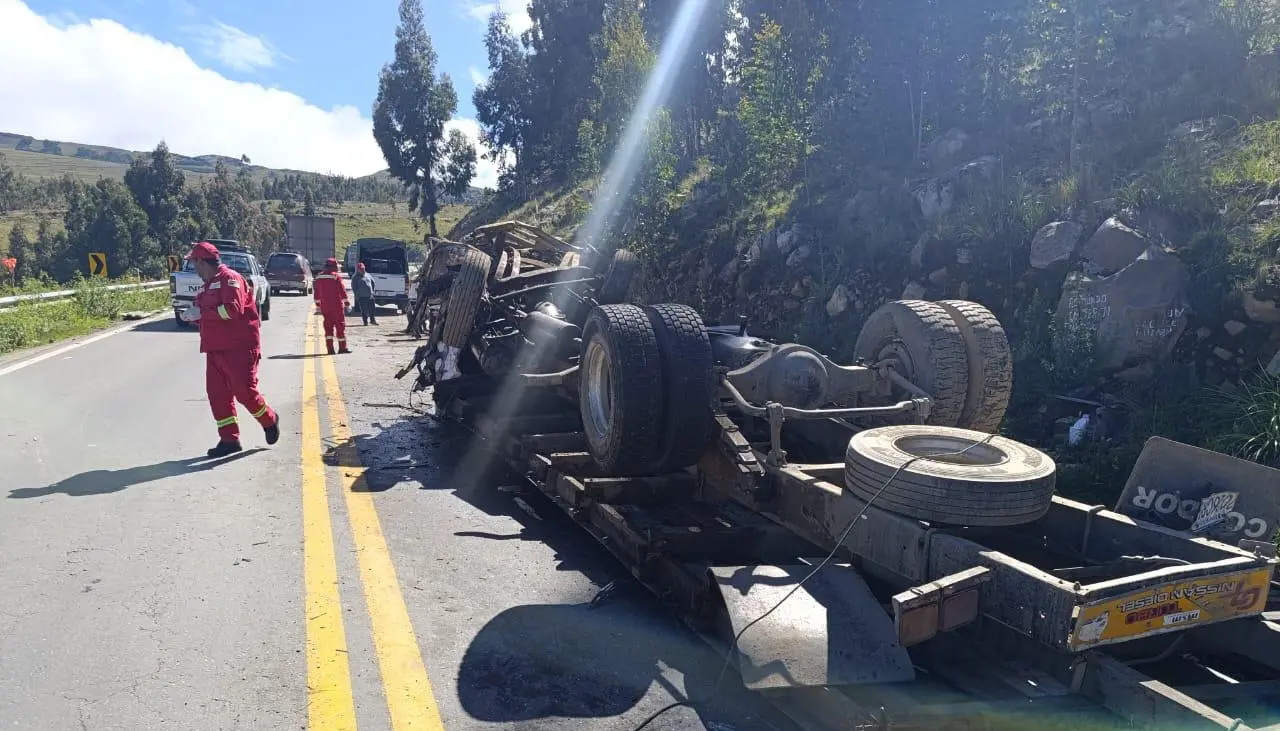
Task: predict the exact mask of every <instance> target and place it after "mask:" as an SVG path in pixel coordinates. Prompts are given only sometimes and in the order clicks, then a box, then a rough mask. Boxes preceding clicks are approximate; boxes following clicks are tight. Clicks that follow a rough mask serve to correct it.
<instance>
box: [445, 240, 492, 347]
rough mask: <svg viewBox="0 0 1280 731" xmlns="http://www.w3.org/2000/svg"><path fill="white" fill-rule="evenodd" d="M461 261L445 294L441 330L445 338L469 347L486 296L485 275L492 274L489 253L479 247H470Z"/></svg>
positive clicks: (454, 343)
mask: <svg viewBox="0 0 1280 731" xmlns="http://www.w3.org/2000/svg"><path fill="white" fill-rule="evenodd" d="M459 265H460V268H459V269H458V274H457V276H455V277H454V278H453V284H452V285H451V286H450V287H449V294H448V296H447V297H446V298H445V303H444V330H443V332H442V333H441V334H440V341H441V342H443V343H444V344H445V345H449V346H452V347H455V348H463V347H466V345H467V340H468V339H469V338H470V337H471V331H472V330H473V329H475V325H476V314H477V313H478V312H479V311H480V302H481V300H483V299H484V290H485V279H486V278H487V277H488V275H489V255H488V254H486V253H484V252H483V251H480V250H479V249H467V250H466V251H465V252H464V253H463V254H462V261H461V262H459Z"/></svg>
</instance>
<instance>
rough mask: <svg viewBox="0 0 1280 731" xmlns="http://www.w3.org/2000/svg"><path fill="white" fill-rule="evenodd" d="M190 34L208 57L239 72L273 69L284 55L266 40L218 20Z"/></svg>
mask: <svg viewBox="0 0 1280 731" xmlns="http://www.w3.org/2000/svg"><path fill="white" fill-rule="evenodd" d="M191 33H192V35H193V36H194V37H195V39H196V42H197V43H198V44H199V45H200V48H201V49H202V50H203V51H204V52H205V53H206V54H208V55H209V56H212V57H213V58H215V59H217V60H218V61H220V62H222V64H223V65H224V66H226V67H227V68H230V69H234V70H236V71H243V72H249V71H255V70H257V69H265V68H270V67H271V66H274V65H275V63H276V59H277V58H279V57H281V55H282V54H280V53H279V52H278V51H276V49H275V48H273V47H272V46H271V44H270V43H269V42H268V41H267V39H265V38H261V37H259V36H255V35H251V34H249V33H246V32H244V31H242V30H240V29H239V28H237V27H235V26H233V25H227V24H226V23H223V22H220V21H217V20H215V21H213V22H212V23H209V24H207V25H202V26H200V27H199V28H195V29H193V30H192V31H191Z"/></svg>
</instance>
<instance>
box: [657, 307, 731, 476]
mask: <svg viewBox="0 0 1280 731" xmlns="http://www.w3.org/2000/svg"><path fill="white" fill-rule="evenodd" d="M644 309H645V313H646V314H647V315H648V316H649V324H650V325H652V326H653V332H654V334H655V335H656V336H657V339H658V355H659V357H660V358H661V359H662V376H663V378H662V390H663V398H664V400H665V408H664V413H663V418H662V425H663V426H662V448H661V456H660V457H659V459H658V463H657V464H655V465H654V472H675V471H677V470H682V469H684V468H686V467H689V466H691V465H694V464H696V463H697V462H698V460H699V459H700V458H701V457H702V453H703V452H705V451H706V449H707V442H708V441H710V440H711V434H712V427H713V426H714V424H715V414H714V413H713V412H712V399H713V398H714V397H715V393H716V379H715V372H714V370H713V368H714V367H715V358H714V356H712V354H711V339H710V338H709V337H707V330H706V327H705V326H704V325H703V322H702V316H701V315H699V314H698V311H697V310H695V309H693V308H692V307H687V306H685V305H669V304H664V305H652V306H650V307H646V308H644Z"/></svg>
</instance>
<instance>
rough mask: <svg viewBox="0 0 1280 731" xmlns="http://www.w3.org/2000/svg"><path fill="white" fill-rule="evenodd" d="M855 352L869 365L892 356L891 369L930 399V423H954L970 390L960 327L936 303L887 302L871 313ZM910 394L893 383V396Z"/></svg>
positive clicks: (908, 395) (904, 397)
mask: <svg viewBox="0 0 1280 731" xmlns="http://www.w3.org/2000/svg"><path fill="white" fill-rule="evenodd" d="M854 354H855V355H856V356H857V357H858V358H861V359H863V360H865V361H866V362H867V363H868V364H875V363H879V362H881V361H884V360H889V359H893V360H896V361H897V363H898V365H897V366H896V368H895V370H896V371H897V372H898V373H899V374H901V375H902V376H903V377H904V378H906V379H907V380H908V381H910V382H911V383H913V384H915V385H916V386H917V387H919V388H920V389H921V390H923V391H925V392H926V393H928V394H929V395H930V396H931V397H932V398H933V404H932V405H931V407H930V409H929V423H930V424H934V425H937V426H955V425H956V424H958V423H959V421H960V414H961V412H962V411H963V410H964V404H965V396H966V395H967V394H968V391H969V363H968V355H967V353H966V351H965V345H964V339H963V338H962V337H961V336H960V328H959V327H958V326H957V325H956V323H955V321H954V320H953V319H952V318H951V315H950V314H948V313H947V311H946V310H944V309H943V308H942V307H941V306H940V305H936V304H934V303H932V302H923V301H920V300H902V301H899V302H889V303H887V304H885V305H884V306H882V307H881V308H880V309H878V310H876V311H875V312H873V313H871V317H869V318H868V319H867V323H866V324H865V325H863V326H862V332H860V333H858V342H857V343H856V344H855V345H854ZM908 398H911V395H910V394H908V393H906V392H903V391H900V390H898V389H897V388H894V390H893V397H892V398H891V400H890V401H891V402H893V401H901V400H905V399H908Z"/></svg>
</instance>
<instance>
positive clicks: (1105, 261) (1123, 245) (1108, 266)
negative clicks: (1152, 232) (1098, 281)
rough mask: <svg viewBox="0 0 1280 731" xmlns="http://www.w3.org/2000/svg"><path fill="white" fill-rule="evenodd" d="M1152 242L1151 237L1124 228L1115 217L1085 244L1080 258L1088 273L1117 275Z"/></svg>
mask: <svg viewBox="0 0 1280 731" xmlns="http://www.w3.org/2000/svg"><path fill="white" fill-rule="evenodd" d="M1148 246H1150V242H1149V241H1148V240H1147V237H1145V236H1143V235H1142V234H1140V233H1138V232H1137V231H1134V230H1133V229H1131V228H1129V227H1128V226H1126V225H1124V223H1123V222H1121V220H1120V219H1119V218H1117V217H1115V216H1112V217H1111V218H1108V219H1107V220H1106V221H1103V222H1102V225H1101V226H1099V227H1098V230H1097V231H1095V232H1094V234H1093V236H1090V237H1089V240H1088V241H1086V242H1085V244H1084V247H1083V248H1082V249H1081V250H1080V255H1081V256H1083V257H1084V259H1085V271H1086V272H1088V273H1090V274H1103V275H1107V274H1114V273H1116V272H1118V271H1120V270H1121V269H1124V268H1125V267H1127V266H1129V265H1130V264H1132V263H1133V261H1134V260H1135V259H1137V258H1138V257H1139V256H1141V255H1142V253H1143V252H1144V251H1146V250H1147V247H1148Z"/></svg>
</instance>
